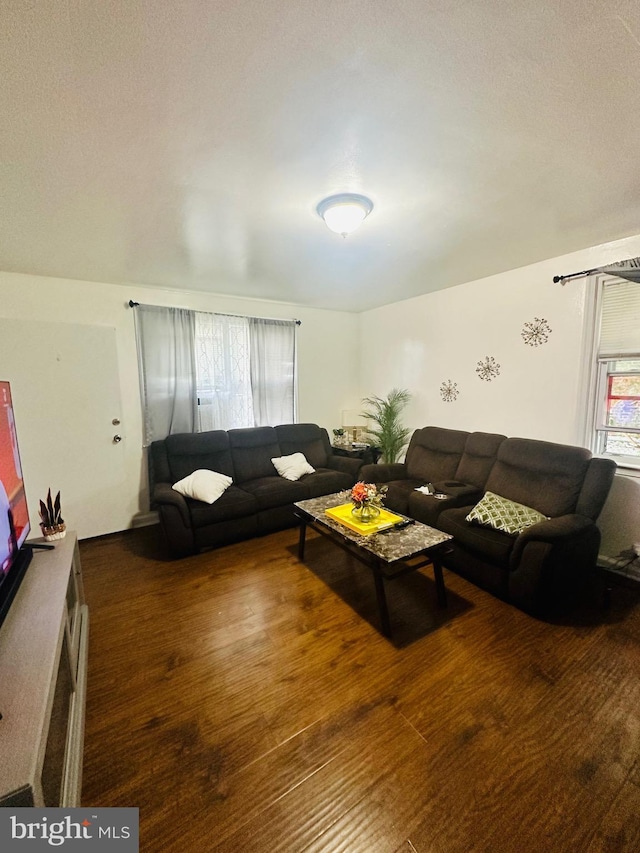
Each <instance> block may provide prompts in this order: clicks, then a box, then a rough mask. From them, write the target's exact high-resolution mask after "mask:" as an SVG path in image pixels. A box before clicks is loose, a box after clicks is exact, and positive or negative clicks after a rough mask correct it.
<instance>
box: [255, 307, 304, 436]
mask: <svg viewBox="0 0 640 853" xmlns="http://www.w3.org/2000/svg"><path fill="white" fill-rule="evenodd" d="M296 328H297V326H296V322H295V320H263V319H260V318H258V317H251V318H250V319H249V339H250V344H251V392H252V396H253V416H254V419H255V425H256V426H276V425H277V424H291V423H294V422H295V419H296V399H295V387H296V376H295V370H296Z"/></svg>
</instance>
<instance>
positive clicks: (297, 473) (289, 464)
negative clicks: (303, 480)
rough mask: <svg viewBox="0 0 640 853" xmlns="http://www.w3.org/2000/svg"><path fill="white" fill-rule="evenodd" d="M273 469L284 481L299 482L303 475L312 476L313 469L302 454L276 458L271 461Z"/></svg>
mask: <svg viewBox="0 0 640 853" xmlns="http://www.w3.org/2000/svg"><path fill="white" fill-rule="evenodd" d="M271 461H272V462H273V467H274V468H275V469H276V471H277V472H278V474H280V476H281V477H284V478H285V480H299V479H300V477H302V475H303V474H313V473H314V472H315V470H316V469H315V468H312V467H311V465H309V463H308V462H307V459H306V456H305V455H304V453H292V454H291V456H277V457H276V458H275V459H272V460H271Z"/></svg>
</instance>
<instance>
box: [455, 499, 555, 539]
mask: <svg viewBox="0 0 640 853" xmlns="http://www.w3.org/2000/svg"><path fill="white" fill-rule="evenodd" d="M546 519H547V516H546V515H543V514H542V513H541V512H538V510H537V509H532V508H531V507H530V506H524V504H519V503H516V502H515V501H510V500H509V499H508V498H503V497H501V496H500V495H494V493H493V492H487V493H486V494H485V495H484V497H483V498H482V500H481V501H479V502H478V503H477V504H476V505H475V506H474V508H473V509H472V510H471V512H470V513H469V515H467V517H466V519H465V520H466V521H470V522H474V523H475V524H480V525H482V526H483V527H492V528H493V529H494V530H502V531H503V533H522V531H523V530H525V529H526V528H527V527H532V526H533V525H534V524H537V523H538V522H539V521H546Z"/></svg>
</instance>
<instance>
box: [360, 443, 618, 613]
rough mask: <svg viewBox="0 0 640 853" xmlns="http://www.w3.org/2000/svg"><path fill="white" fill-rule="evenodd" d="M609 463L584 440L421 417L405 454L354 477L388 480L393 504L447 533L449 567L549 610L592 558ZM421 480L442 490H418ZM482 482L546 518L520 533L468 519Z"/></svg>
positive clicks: (532, 608) (524, 605) (509, 597)
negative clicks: (466, 428)
mask: <svg viewBox="0 0 640 853" xmlns="http://www.w3.org/2000/svg"><path fill="white" fill-rule="evenodd" d="M615 468H616V466H615V463H614V462H613V461H611V460H609V459H600V458H593V457H592V455H591V453H590V451H589V450H586V449H585V448H582V447H573V446H570V445H564V444H554V443H552V442H548V441H536V440H533V439H524V438H506V437H505V436H502V435H495V434H492V433H480V432H475V433H466V432H462V431H459V430H447V429H441V428H438V427H425V428H424V429H420V430H416V432H415V433H414V434H413V436H412V439H411V442H410V444H409V448H408V450H407V455H406V461H405V462H404V463H399V464H394V465H365V466H363V468H362V469H361V470H360V474H359V477H360V479H363V480H365V481H367V482H386V483H387V484H388V496H387V500H386V501H385V503H386V504H387V506H389V508H390V509H395V510H398V511H400V512H403V513H406V514H408V515H411V516H412V517H413V518H415V519H417V520H418V521H422V522H424V523H425V524H430V525H432V526H434V527H438V528H439V529H440V530H443V531H445V532H446V533H451V534H452V535H453V537H454V539H453V543H452V545H451V548H450V549H449V552H448V553H445V554H443V556H442V561H443V563H444V565H445V566H446V567H447V568H450V569H453V570H454V571H456V572H457V573H458V574H460V575H462V576H463V577H466V578H468V579H469V580H471V581H473V582H474V583H476V584H477V585H478V586H481V587H483V588H484V589H487V590H489V591H490V592H492V593H493V594H495V595H497V596H499V597H500V598H503V599H505V600H506V601H510V602H511V603H513V604H515V605H516V606H518V607H520V608H521V609H522V610H526V611H528V612H530V613H534V614H537V615H546V614H549V613H550V612H551V611H552V610H554V609H555V608H556V607H557V606H558V605H561V604H562V603H566V601H567V599H568V598H570V597H571V595H572V593H573V592H574V591H576V590H577V587H578V586H579V584H580V583H581V582H582V581H583V580H584V579H585V577H586V576H587V574H588V572H589V570H592V569H593V568H595V565H596V561H597V557H598V549H599V545H600V531H599V529H598V527H597V526H596V520H597V518H598V515H599V514H600V511H601V509H602V507H603V505H604V502H605V500H606V498H607V495H608V493H609V489H610V488H611V484H612V482H613V477H614V473H615ZM426 483H433V485H434V487H435V489H436V491H437V492H440V493H442V494H446V495H447V497H446V498H445V499H442V500H439V499H437V498H435V497H431V496H428V495H425V494H422V493H421V492H417V491H415V489H416V487H417V486H419V485H425V484H426ZM486 492H492V493H494V494H497V495H500V496H501V497H503V498H507V499H508V500H510V501H514V502H516V503H519V504H524V505H525V506H526V507H531V508H533V509H535V510H537V511H538V512H540V513H542V514H543V515H544V516H547V518H546V519H544V520H541V521H539V522H537V523H535V524H533V525H531V526H530V527H527V528H526V529H524V530H523V531H522V532H521V533H518V534H509V533H504V532H502V531H500V530H496V529H493V528H491V527H485V526H480V525H479V524H478V523H476V522H471V521H467V520H466V518H467V516H468V515H469V513H470V512H471V510H472V509H473V507H474V506H475V505H476V504H477V503H478V502H479V501H480V500H481V499H482V497H483V495H484V494H485V493H486Z"/></svg>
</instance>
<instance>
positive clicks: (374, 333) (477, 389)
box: [360, 236, 640, 555]
mask: <svg viewBox="0 0 640 853" xmlns="http://www.w3.org/2000/svg"><path fill="white" fill-rule="evenodd" d="M637 255H640V236H638V237H633V238H628V239H625V240H619V241H617V242H615V243H609V244H605V245H602V246H597V247H594V248H591V249H588V250H584V251H581V252H575V253H573V254H570V255H565V256H563V257H560V258H554V259H552V260H548V261H544V262H541V263H537V264H532V265H531V266H528V267H523V268H521V269H517V270H512V271H510V272H505V273H501V274H499V275H495V276H491V277H490V278H485V279H480V280H478V281H473V282H469V283H467V284H463V285H460V286H457V287H452V288H449V289H448V290H442V291H438V292H437V293H431V294H426V295H424V296H421V297H417V298H415V299H410V300H406V301H404V302H397V303H395V304H392V305H389V306H386V307H383V308H378V309H376V310H373V311H368V312H366V313H364V314H362V315H361V322H362V327H361V335H362V340H363V342H366V341H371V342H374V343H375V342H377V345H372V346H366V344H365V345H363V347H362V348H361V352H362V353H363V360H362V363H361V377H362V381H361V388H360V391H361V396H362V395H364V394H371V393H374V394H380V395H383V396H384V395H385V394H386V393H387V392H388V391H389V390H390V389H391V388H392V387H401V388H407V389H408V390H409V391H410V392H411V393H412V395H413V399H412V402H411V404H410V405H409V407H408V408H407V411H406V422H407V425H408V426H410V427H411V428H416V427H420V426H426V425H428V424H433V425H437V426H443V427H449V428H453V429H465V430H482V431H486V432H498V433H503V434H505V435H509V436H522V437H526V438H537V439H543V440H546V441H556V442H561V443H567V444H583V443H584V442H583V432H582V412H583V400H584V391H583V387H582V383H583V376H582V370H583V347H584V335H585V329H584V316H585V300H586V299H587V295H588V293H589V285H590V281H591V282H592V281H593V280H590V279H585V278H583V279H576V280H574V281H572V282H569V283H567V284H566V285H564V286H562V285H561V284H554V283H553V276H554V275H561V274H568V273H571V272H575V271H578V270H582V269H590V268H593V267H597V266H600V265H603V264H606V263H609V262H612V261H617V260H623V259H625V258H629V257H634V256H637ZM536 317H537V318H540V319H545V320H546V321H547V322H548V324H549V326H550V327H551V330H552V331H551V334H550V336H549V341H548V343H546V344H543V345H541V346H538V347H531V346H526V345H525V344H524V342H523V339H522V337H521V332H522V329H523V325H524V323H526V322H532V321H534V318H536ZM380 342H384V345H383V346H382V345H380ZM486 356H493V357H494V358H495V359H496V361H497V362H498V363H499V364H500V375H499V376H498V377H496V378H495V379H493V380H492V381H490V382H487V381H482V380H481V379H479V378H478V376H477V374H476V372H475V370H476V365H477V363H478V361H480V360H483V359H484V358H486ZM447 380H451V381H452V382H456V383H457V386H458V390H459V396H458V398H457V399H456V400H455V402H444V401H443V400H442V399H441V395H440V386H441V384H442V383H443V382H445V381H447ZM627 473H628V472H627ZM600 526H601V529H602V532H603V546H602V548H603V553H605V554H609V555H615V554H617V553H619V551H620V550H621V548H623V547H628V546H629V545H630V544H631V543H632V542H637V541H640V480H638V479H637V478H634V477H633V476H630V477H625V479H624V482H623V481H622V480H621V478H617V481H616V484H615V486H614V488H613V489H612V492H611V496H610V500H609V502H608V504H607V507H606V508H605V511H604V512H603V514H602V516H601V520H600Z"/></svg>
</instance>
